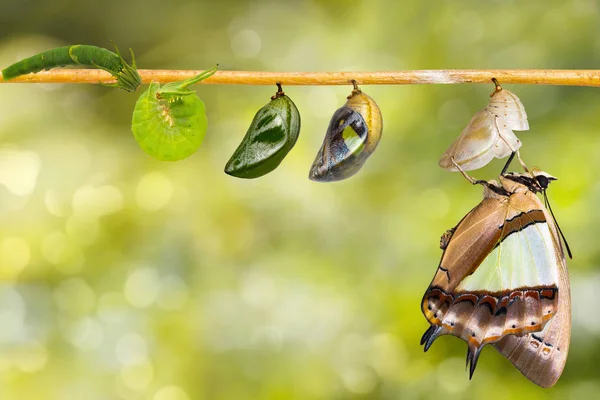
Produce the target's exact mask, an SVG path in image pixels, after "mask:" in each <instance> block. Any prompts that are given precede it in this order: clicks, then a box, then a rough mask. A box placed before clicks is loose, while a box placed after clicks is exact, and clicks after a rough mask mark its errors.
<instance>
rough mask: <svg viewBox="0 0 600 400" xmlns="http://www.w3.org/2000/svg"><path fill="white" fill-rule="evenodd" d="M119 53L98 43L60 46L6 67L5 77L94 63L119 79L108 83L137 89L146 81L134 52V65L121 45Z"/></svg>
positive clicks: (127, 88)
mask: <svg viewBox="0 0 600 400" xmlns="http://www.w3.org/2000/svg"><path fill="white" fill-rule="evenodd" d="M115 51H116V53H113V52H112V51H110V50H107V49H103V48H101V47H96V46H88V45H83V44H76V45H74V46H64V47H57V48H56V49H52V50H48V51H44V52H43V53H39V54H36V55H34V56H31V57H29V58H26V59H24V60H21V61H19V62H18V63H15V64H13V65H11V66H9V67H6V68H5V69H3V70H2V79H4V80H9V79H12V78H16V77H17V76H20V75H25V74H30V73H36V72H40V71H41V70H46V71H47V70H49V69H52V68H56V67H64V66H65V65H73V64H78V65H91V66H93V67H97V68H100V69H103V70H104V71H106V72H109V73H110V74H111V75H112V76H114V78H115V79H116V80H117V83H115V84H112V85H107V86H114V87H119V88H121V89H124V90H127V91H128V92H133V91H134V90H136V89H137V88H138V87H139V86H140V84H141V83H142V79H141V78H140V75H139V74H138V72H137V66H136V64H135V56H134V55H133V50H131V49H129V51H131V60H132V61H131V65H129V64H127V63H126V62H125V60H124V59H123V57H122V56H121V53H120V52H119V49H118V48H117V46H115Z"/></svg>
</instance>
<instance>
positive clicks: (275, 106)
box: [225, 83, 300, 179]
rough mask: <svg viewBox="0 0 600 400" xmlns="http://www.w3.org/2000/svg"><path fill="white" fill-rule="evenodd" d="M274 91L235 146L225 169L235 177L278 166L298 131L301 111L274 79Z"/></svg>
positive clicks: (260, 174)
mask: <svg viewBox="0 0 600 400" xmlns="http://www.w3.org/2000/svg"><path fill="white" fill-rule="evenodd" d="M277 88H278V90H277V93H275V95H274V96H273V97H271V101H270V102H269V103H268V104H267V105H265V106H264V107H263V108H261V109H260V110H258V112H257V113H256V115H255V116H254V119H253V120H252V123H251V124H250V128H249V129H248V132H246V136H244V138H243V139H242V142H241V143H240V145H239V146H238V148H237V149H236V150H235V152H234V153H233V155H232V156H231V158H230V159H229V161H228V162H227V165H226V166H225V173H227V174H229V175H231V176H235V177H237V178H248V179H251V178H258V177H260V176H263V175H266V174H268V173H269V172H271V171H273V170H274V169H275V168H277V167H278V166H279V164H280V163H281V161H283V159H284V158H285V156H286V155H287V154H288V152H289V151H290V150H291V149H292V147H294V145H295V144H296V140H298V135H299V134H300V113H299V112H298V109H297V108H296V105H295V104H294V102H293V101H292V100H291V99H290V98H289V97H288V96H286V95H285V93H284V92H283V89H282V88H281V84H279V83H277Z"/></svg>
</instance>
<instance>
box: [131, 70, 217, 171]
mask: <svg viewBox="0 0 600 400" xmlns="http://www.w3.org/2000/svg"><path fill="white" fill-rule="evenodd" d="M216 71H217V67H214V68H211V69H209V70H207V71H204V72H202V73H201V74H199V75H197V76H195V77H193V78H190V79H186V80H184V81H181V82H171V83H167V84H166V85H164V86H163V87H160V85H159V84H158V83H156V82H152V83H151V84H150V87H149V88H148V90H146V91H145V92H144V93H143V94H142V95H141V96H140V98H139V99H138V101H137V103H136V104H135V109H134V110H133V119H132V121H131V130H132V131H133V135H134V136H135V139H136V140H137V142H138V143H139V145H140V147H141V148H142V149H143V150H144V151H145V152H146V153H148V154H150V155H151V156H153V157H155V158H157V159H159V160H161V161H177V160H181V159H184V158H186V157H188V156H190V155H191V154H193V153H194V152H195V151H196V150H197V149H198V147H200V144H201V143H202V140H203V139H204V134H205V133H206V127H207V120H206V112H205V109H204V103H203V102H202V100H200V98H199V97H198V95H197V94H196V92H195V91H193V90H191V89H189V88H188V86H190V85H193V84H195V83H198V82H200V81H201V80H203V79H206V78H208V77H209V76H211V75H213V74H214V73H215V72H216Z"/></svg>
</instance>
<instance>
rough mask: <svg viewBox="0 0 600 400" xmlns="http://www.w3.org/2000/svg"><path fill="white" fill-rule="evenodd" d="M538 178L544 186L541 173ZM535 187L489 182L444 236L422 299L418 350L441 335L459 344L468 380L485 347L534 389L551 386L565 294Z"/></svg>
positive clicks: (559, 365) (562, 354) (560, 257)
mask: <svg viewBox="0 0 600 400" xmlns="http://www.w3.org/2000/svg"><path fill="white" fill-rule="evenodd" d="M540 176H542V177H543V178H539V180H541V181H544V180H546V181H545V182H546V184H547V179H548V177H549V175H547V174H545V173H541V174H540ZM550 179H554V178H551V177H550ZM542 190H544V189H543V188H542V187H541V186H540V184H539V182H538V178H536V177H531V176H528V175H521V174H507V175H505V176H501V177H500V182H499V183H498V182H495V181H489V182H487V185H486V186H485V191H484V199H483V200H482V202H481V203H480V204H479V205H477V206H476V207H475V208H474V209H473V210H471V211H470V212H469V213H468V214H467V215H466V216H465V217H464V218H463V220H462V221H461V222H460V223H459V224H458V225H457V226H456V228H455V229H454V230H453V231H448V232H450V233H448V232H447V233H445V234H444V236H443V238H442V242H441V244H442V245H444V247H445V249H444V252H443V254H442V258H441V261H440V264H439V266H438V269H437V271H436V274H435V276H434V278H433V280H432V282H431V284H430V286H429V288H428V289H427V291H426V292H425V295H424V297H423V301H422V311H423V314H424V315H425V318H426V319H427V320H428V321H429V323H430V324H431V326H430V328H429V329H428V330H427V331H426V333H425V334H424V335H423V338H422V344H423V345H425V350H428V349H429V347H430V346H431V345H432V344H433V342H434V340H435V339H436V338H437V337H439V336H441V335H447V334H449V335H454V336H457V337H459V338H461V339H463V340H464V341H465V342H466V343H467V345H468V356H467V362H468V363H470V364H471V375H472V374H473V372H474V370H475V367H476V364H477V360H478V357H479V354H480V352H481V350H482V349H483V347H484V346H485V345H487V344H493V345H494V346H495V347H496V348H497V349H498V350H499V351H500V352H501V353H502V354H504V355H505V356H506V357H507V358H509V359H510V360H511V362H513V364H515V365H516V366H517V367H518V368H519V369H520V370H521V372H523V374H525V375H526V376H527V377H528V378H529V379H531V380H532V381H534V382H535V383H537V384H538V385H540V386H551V385H553V384H554V382H556V380H557V379H558V377H559V376H560V373H561V372H562V369H563V367H564V362H565V361H566V355H567V351H568V346H569V338H570V333H569V330H570V294H569V281H568V275H567V269H566V262H565V257H564V252H563V248H562V243H561V242H560V239H559V236H558V230H557V226H556V224H555V222H554V219H553V217H552V215H551V214H550V213H549V212H548V211H547V210H546V208H545V207H544V204H543V203H542V202H541V201H540V199H539V198H538V197H537V196H536V193H538V192H540V191H542ZM448 236H449V237H448ZM559 349H560V350H559ZM534 350H535V353H534ZM551 354H553V356H552V357H549V356H550V355H551Z"/></svg>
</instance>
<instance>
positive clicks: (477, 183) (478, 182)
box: [450, 157, 488, 186]
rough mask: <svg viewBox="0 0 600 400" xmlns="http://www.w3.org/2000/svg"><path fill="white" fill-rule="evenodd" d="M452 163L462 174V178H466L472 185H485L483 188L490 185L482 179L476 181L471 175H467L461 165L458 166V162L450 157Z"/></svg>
mask: <svg viewBox="0 0 600 400" xmlns="http://www.w3.org/2000/svg"><path fill="white" fill-rule="evenodd" d="M450 161H452V164H454V168H456V169H457V170H458V171H459V172H460V173H461V174H462V176H464V177H465V179H466V180H468V181H469V182H470V183H471V185H483V186H487V185H488V183H487V181H483V180H481V179H475V178H473V177H472V176H470V175H469V174H467V173H466V172H465V170H464V169H462V168H461V167H460V165H458V164H457V163H456V161H454V157H450Z"/></svg>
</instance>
